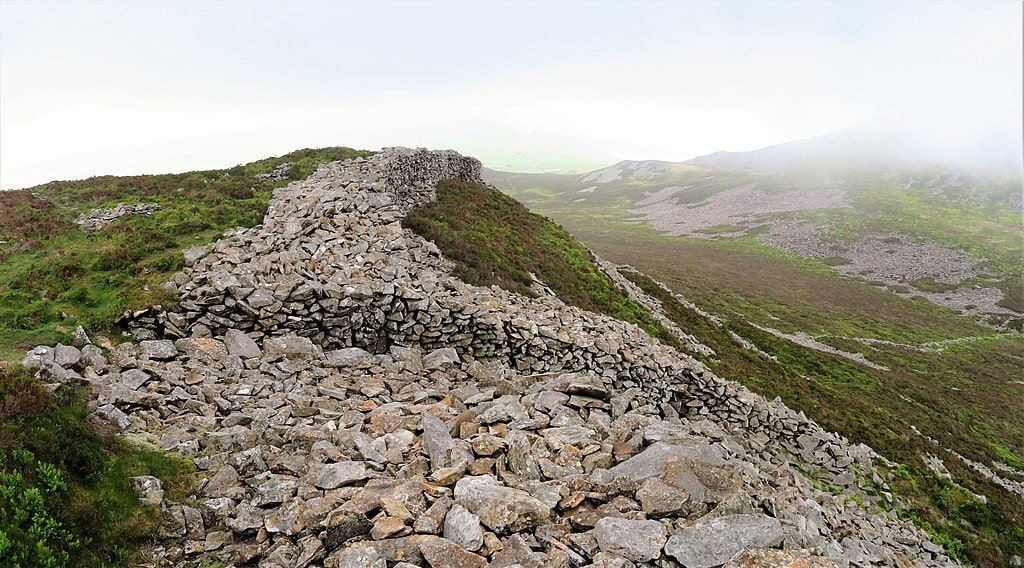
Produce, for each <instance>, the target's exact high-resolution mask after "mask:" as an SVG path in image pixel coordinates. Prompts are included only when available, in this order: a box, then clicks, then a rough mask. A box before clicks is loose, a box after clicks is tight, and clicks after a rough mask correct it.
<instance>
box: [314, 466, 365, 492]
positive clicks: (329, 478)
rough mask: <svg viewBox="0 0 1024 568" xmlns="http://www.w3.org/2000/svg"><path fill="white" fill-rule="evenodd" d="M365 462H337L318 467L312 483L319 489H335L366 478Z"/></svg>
mask: <svg viewBox="0 0 1024 568" xmlns="http://www.w3.org/2000/svg"><path fill="white" fill-rule="evenodd" d="M368 477H369V474H368V473H367V472H366V464H364V463H363V462H351V461H350V462H338V463H330V464H326V465H323V466H321V467H320V471H319V473H318V474H317V476H316V480H315V481H314V482H313V484H314V485H315V486H316V487H319V488H320V489H336V488H338V487H342V486H344V485H350V484H352V483H355V482H357V481H362V480H364V479H367V478H368Z"/></svg>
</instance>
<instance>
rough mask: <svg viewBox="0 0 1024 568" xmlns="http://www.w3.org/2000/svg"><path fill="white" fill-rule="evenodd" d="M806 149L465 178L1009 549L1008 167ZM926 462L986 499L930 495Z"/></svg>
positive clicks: (933, 511)
mask: <svg viewBox="0 0 1024 568" xmlns="http://www.w3.org/2000/svg"><path fill="white" fill-rule="evenodd" d="M809 146H814V141H804V142H802V143H799V144H794V145H792V146H788V147H787V146H785V145H784V146H783V147H776V148H772V149H768V150H766V151H759V152H752V153H747V154H738V155H735V154H719V155H713V156H711V157H707V158H704V159H698V160H693V161H691V162H687V163H669V162H655V161H646V162H622V163H619V164H616V165H614V166H611V167H609V168H605V169H602V170H597V171H595V172H591V173H589V174H585V175H582V176H564V175H555V174H546V175H532V174H513V173H505V172H493V171H485V173H484V175H485V178H486V179H487V180H488V181H490V182H491V183H493V184H495V185H496V186H497V187H499V188H500V189H502V190H503V191H506V192H507V193H509V194H510V195H513V196H514V197H516V198H517V199H519V200H520V201H522V202H523V203H525V204H527V205H528V206H529V207H530V208H531V209H532V210H534V211H536V212H539V213H542V214H545V215H548V216H550V217H551V218H553V219H554V220H556V221H557V222H559V223H561V224H562V225H563V226H565V227H566V228H567V229H568V230H569V231H570V232H571V233H573V234H574V235H575V236H576V237H578V238H580V240H581V241H583V242H584V243H585V244H587V245H588V246H590V247H592V248H593V249H594V250H596V251H597V252H598V253H599V254H601V255H602V256H604V257H605V258H607V259H609V260H611V261H613V262H616V263H619V264H627V265H631V266H633V267H635V268H637V269H638V270H639V271H640V273H639V274H636V275H633V274H631V273H629V272H626V274H627V275H630V277H632V278H634V279H636V280H637V282H638V284H640V285H641V286H642V287H643V288H644V290H645V291H647V292H649V293H651V294H653V295H656V296H658V297H659V298H660V299H661V300H663V303H664V305H665V308H666V311H667V312H668V313H669V314H670V315H672V317H673V319H674V320H676V322H677V323H678V324H679V326H680V327H682V328H683V329H686V330H687V331H688V332H689V333H692V334H693V335H694V336H695V337H696V338H697V339H698V340H699V341H700V342H702V343H704V344H706V345H708V346H709V347H711V348H712V349H713V350H714V351H715V353H716V355H715V356H705V355H699V354H698V357H699V358H700V359H701V360H702V361H703V362H704V363H705V364H707V365H708V366H709V367H710V368H711V369H712V370H714V371H715V372H716V373H719V374H721V375H723V376H729V377H732V378H735V379H736V380H739V381H740V382H742V383H744V384H745V385H747V386H749V387H751V388H753V389H754V390H757V391H758V392H761V393H763V394H765V395H767V396H774V395H778V396H780V397H782V399H783V400H784V401H785V402H786V403H787V404H788V405H791V406H792V407H794V408H796V409H799V410H802V411H804V412H806V413H807V414H808V416H810V417H812V418H814V419H815V420H818V421H819V422H821V423H822V424H825V425H827V427H829V428H831V429H835V430H836V431H839V432H842V433H844V434H845V435H847V436H849V437H850V438H851V439H852V440H854V441H861V442H864V443H867V444H869V445H871V446H872V447H874V448H876V449H878V450H879V451H881V453H883V454H884V455H886V456H887V457H890V458H892V459H894V460H896V461H899V462H901V463H904V464H906V465H907V467H908V468H909V469H908V471H911V472H913V476H914V477H915V478H916V481H915V482H914V483H913V484H912V485H913V487H910V485H911V484H907V486H906V487H904V490H905V491H906V492H907V493H908V494H914V495H915V497H914V499H913V502H914V503H915V504H916V505H915V506H917V507H919V508H920V509H919V514H921V515H922V517H923V518H927V520H928V521H929V523H931V524H933V525H935V526H937V527H943V529H942V530H946V531H949V533H950V534H952V535H955V536H956V538H958V539H960V540H962V541H963V542H964V545H965V547H966V549H967V550H968V551H969V554H970V555H971V556H972V557H973V558H975V561H976V562H978V563H979V564H980V565H988V564H999V563H1001V562H1002V561H1001V560H997V559H996V558H998V557H990V556H988V554H989V552H984V551H985V550H992V548H1001V549H1003V550H1004V551H1005V550H1006V549H1010V550H1019V548H1020V546H1021V544H1020V543H1021V540H1020V536H1019V533H1014V530H1016V531H1019V530H1020V528H1019V527H1020V526H1021V524H1020V523H1021V519H1020V517H1019V511H1020V510H1021V502H1020V496H1019V494H1014V493H1012V492H1009V491H1007V490H1006V488H1005V484H1003V485H1001V484H1002V483H1003V482H1009V483H1010V485H1011V486H1012V484H1013V483H1020V481H1021V480H1022V476H1021V475H1020V473H1019V472H1020V471H1021V469H1022V467H1021V466H1022V465H1024V461H1022V457H1024V429H1022V428H1021V424H1020V420H1019V418H1018V415H1019V412H1020V411H1019V409H1021V408H1024V390H1022V385H1021V383H1020V382H1019V377H1020V375H1021V372H1022V370H1024V341H1022V340H1021V338H1020V336H1019V335H1018V334H1016V333H1014V332H1013V331H1012V330H1013V329H1015V328H1019V326H1020V325H1021V322H1022V316H1021V314H1020V309H1021V307H1020V305H1019V298H1020V296H1021V287H1020V286H1021V280H1020V278H1021V269H1022V268H1021V267H1022V266H1024V263H1022V261H1021V242H1022V239H1024V236H1022V229H1021V225H1020V208H1019V207H1020V203H1019V197H1020V186H1021V185H1020V178H1019V176H1017V177H1014V176H1012V175H1007V174H1005V173H999V172H998V171H980V172H979V171H961V170H958V169H957V168H955V167H953V166H949V165H941V164H940V165H936V164H934V163H928V164H924V163H921V162H913V161H907V160H893V159H892V158H891V157H890V158H887V159H886V160H885V161H884V164H885V168H886V169H879V163H878V162H877V161H875V160H874V159H868V158H870V156H868V157H867V158H864V159H853V158H852V157H851V156H849V155H843V154H842V153H838V151H837V150H836V147H837V146H839V148H840V149H842V145H839V144H838V142H836V141H834V140H833V141H832V142H830V144H825V145H822V146H817V147H816V148H815V152H808V151H807V149H808V147H809ZM844 151H849V150H848V149H846V150H844ZM826 156H827V157H830V159H831V161H829V160H825V159H823V157H826ZM766 165H771V166H772V167H770V168H768V167H765V166H766ZM652 278H653V279H656V280H657V281H658V282H655V281H652V280H651V279H652ZM659 284H663V285H666V286H667V288H668V289H667V290H665V289H662V288H661V287H660V285H659ZM677 301H680V302H681V303H679V304H678V305H676V303H677ZM993 326H994V327H995V329H993ZM959 456H963V457H965V458H967V460H969V461H965V460H963V459H961V458H960V457H959ZM937 460H938V461H937ZM937 463H938V464H943V465H942V468H946V469H948V470H950V471H951V474H952V477H953V479H954V480H955V481H956V482H957V483H959V484H961V485H963V486H965V487H969V488H970V489H971V491H973V492H974V493H978V494H984V495H987V496H988V498H989V499H988V506H987V507H986V508H991V510H990V511H988V512H984V513H982V512H981V511H974V512H968V510H970V509H971V507H968V509H967V510H965V509H963V508H962V507H961V506H959V505H953V504H952V502H951V501H949V500H948V499H945V498H943V497H942V496H941V494H942V492H943V491H945V490H943V489H941V487H940V485H941V483H939V481H940V478H939V477H938V475H939V474H934V473H933V471H932V469H930V467H931V468H934V469H935V470H937V471H939V472H941V473H942V474H943V475H944V474H945V472H944V471H943V470H942V469H941V468H939V467H937V465H936V464H937ZM972 464H973V465H972ZM986 464H987V465H986ZM989 468H992V469H991V470H989V471H988V472H986V471H985V470H987V469H989ZM993 472H998V473H995V475H990V474H991V473H993ZM936 483H939V484H938V485H937V484H936ZM1000 517H1002V518H1005V519H1009V520H1010V522H1009V525H1007V524H1004V521H1002V520H996V519H997V518H1000ZM1014 519H1016V520H1014ZM1008 527H1018V528H1016V529H1013V528H1010V529H1009V530H1007V529H1008ZM1000 534H1001V535H1002V536H996V535H1000ZM996 543H999V544H996ZM1004 553H1005V552H1004Z"/></svg>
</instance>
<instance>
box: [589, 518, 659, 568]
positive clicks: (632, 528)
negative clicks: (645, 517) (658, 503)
mask: <svg viewBox="0 0 1024 568" xmlns="http://www.w3.org/2000/svg"><path fill="white" fill-rule="evenodd" d="M594 537H595V538H597V545H598V546H599V547H601V550H602V551H604V552H608V553H611V554H616V555H618V556H621V557H623V558H626V559H628V560H632V561H634V562H647V561H648V560H655V559H657V558H660V557H661V549H662V547H664V546H665V541H666V540H667V533H666V531H665V526H664V525H662V524H661V523H659V522H657V521H634V520H630V519H617V518H615V517H605V518H603V519H601V520H600V521H597V526H595V527H594Z"/></svg>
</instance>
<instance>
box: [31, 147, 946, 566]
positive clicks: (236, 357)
mask: <svg viewBox="0 0 1024 568" xmlns="http://www.w3.org/2000/svg"><path fill="white" fill-rule="evenodd" d="M479 167H480V165H479V162H476V161H475V160H473V159H471V158H465V157H462V156H459V155H458V154H455V153H453V152H426V151H422V150H419V151H417V150H407V149H388V150H385V151H383V152H381V153H379V154H377V155H375V156H373V157H372V158H369V159H359V160H355V161H350V162H345V163H335V164H328V165H325V166H321V167H320V169H319V170H318V171H317V172H316V173H315V174H314V175H313V176H311V177H310V178H309V179H307V180H306V181H304V182H300V183H293V184H291V185H289V186H288V187H286V188H283V189H280V190H277V191H276V192H275V194H274V199H273V201H272V203H271V207H270V210H269V211H268V213H267V216H266V218H265V219H264V223H263V224H262V225H259V226H257V227H254V228H253V229H248V230H239V231H234V232H232V233H230V234H228V235H226V236H225V238H224V239H222V240H221V241H219V242H218V243H216V244H215V245H214V246H212V247H211V249H210V250H209V251H208V253H207V254H206V255H205V256H200V254H196V253H194V254H193V255H192V258H190V261H191V263H192V265H191V267H190V268H189V270H188V271H186V272H185V273H181V274H179V275H177V276H176V278H175V282H174V288H175V289H176V290H177V291H178V293H179V294H180V298H181V300H180V306H181V310H180V311H176V312H171V311H165V310H163V309H161V308H159V307H154V308H153V309H150V310H144V311H141V312H136V313H133V314H128V315H127V317H126V318H125V323H126V325H128V326H129V327H130V328H131V329H132V330H133V332H134V333H135V334H136V336H137V337H138V338H139V339H141V341H139V343H137V344H133V343H125V344H122V345H120V346H118V347H116V348H115V349H113V350H112V351H111V352H110V353H109V354H107V355H106V356H104V355H103V354H102V352H101V351H100V350H99V349H98V348H96V347H93V346H91V345H87V344H85V345H83V346H81V348H79V347H71V346H58V347H56V348H52V349H51V348H38V349H36V350H35V351H34V352H32V353H31V354H30V355H29V356H28V357H27V358H26V362H27V363H29V364H35V365H39V366H41V367H42V368H44V369H45V370H46V371H47V372H48V373H49V374H50V375H51V376H53V377H55V378H57V379H59V380H65V381H84V382H86V383H89V384H90V385H92V386H93V388H94V390H95V391H96V393H97V399H96V405H97V409H98V411H99V412H101V413H104V414H106V415H107V416H109V417H110V418H112V419H114V420H117V421H118V422H119V423H120V425H121V426H122V428H124V429H125V430H126V432H127V433H128V434H129V435H132V436H134V437H136V438H140V439H147V440H149V441H150V442H151V443H153V444H156V445H159V446H160V447H162V448H163V449H166V450H173V451H178V452H180V453H182V454H183V455H186V456H189V457H191V458H192V459H193V461H194V462H195V463H196V466H197V468H198V469H199V477H200V478H201V482H200V486H199V488H198V492H197V495H196V498H195V500H194V501H190V502H188V503H163V504H162V506H163V507H164V509H165V512H166V516H167V520H168V522H167V533H168V536H174V537H180V538H181V539H183V540H182V542H183V544H182V545H181V546H173V547H169V548H166V549H162V550H155V551H154V563H158V562H164V563H175V564H184V563H194V564H198V563H199V562H200V561H201V560H202V559H210V558H212V559H215V560H219V561H222V562H227V563H231V564H235V565H239V564H245V565H259V566H328V567H334V566H337V567H341V566H344V567H349V566H352V567H354V566H382V567H383V566H402V567H403V568H407V567H409V566H434V567H438V566H494V567H507V566H524V567H525V566H591V565H592V566H636V565H640V566H676V565H684V566H691V567H696V566H709V567H710V566H718V565H723V564H724V565H727V566H749V565H754V566H756V565H777V564H779V563H786V562H794V563H798V564H795V565H807V566H812V565H813V566H831V565H838V566H851V565H852V566H872V565H896V566H917V565H928V566H932V565H950V564H952V563H951V562H950V561H949V559H948V558H946V557H945V556H944V555H942V551H941V548H939V547H938V546H936V545H934V544H933V543H931V542H930V541H929V540H928V538H927V535H925V534H923V533H921V532H920V531H918V530H917V529H915V528H914V527H913V526H911V525H909V524H907V523H903V522H900V521H897V520H895V519H894V518H893V516H892V515H877V514H868V513H867V512H866V511H865V510H864V509H863V508H861V507H860V506H858V505H856V504H855V503H854V501H867V502H869V503H875V504H878V505H881V506H883V507H885V506H887V505H888V504H891V501H890V500H891V496H889V495H888V494H887V493H886V489H887V486H886V485H885V481H884V479H881V478H880V477H879V476H878V475H877V474H876V473H875V472H874V470H873V469H872V463H873V461H877V460H879V459H881V458H879V457H878V456H877V455H875V454H874V452H872V451H871V450H870V449H869V448H866V447H864V446H854V445H851V444H849V443H848V442H847V441H846V440H844V439H843V438H841V437H840V436H837V435H835V434H833V433H830V432H826V431H824V430H823V429H821V428H820V427H819V426H818V425H817V424H815V423H814V422H812V421H810V420H808V419H807V418H806V417H804V416H803V415H802V414H800V413H796V412H793V411H792V410H790V409H788V408H786V407H785V406H784V405H782V404H781V402H780V401H778V400H776V401H772V402H769V401H767V400H765V399H764V398H763V397H760V396H758V395H756V394H754V393H751V392H750V391H748V390H746V389H745V388H743V387H742V386H740V385H738V384H736V383H733V382H730V381H725V380H722V379H720V378H718V377H716V376H714V375H712V374H711V373H710V372H708V371H707V370H706V369H705V368H704V367H703V366H702V365H700V363H698V362H696V361H694V360H693V359H692V358H690V357H688V356H686V355H684V354H682V353H679V352H677V351H675V350H673V349H670V348H667V347H664V346H662V345H660V344H658V343H657V342H656V341H655V340H653V339H651V338H650V337H649V336H647V335H646V334H645V333H644V332H642V331H641V330H640V329H639V328H637V327H636V326H633V325H630V324H625V323H622V322H620V321H617V320H614V319H612V318H608V317H604V316H600V315H596V314H592V313H588V312H584V311H582V310H579V309H576V308H573V307H570V306H566V305H565V304H563V303H561V302H560V301H559V300H557V299H556V298H551V297H540V298H536V299H530V298H525V297H522V296H519V295H515V294H511V293H508V292H506V291H504V290H501V289H498V288H493V287H492V288H480V287H474V286H470V285H467V284H465V283H463V282H461V281H458V280H457V279H455V278H453V277H451V276H450V275H449V272H448V265H447V263H446V261H445V260H444V259H443V258H442V256H441V254H440V252H439V251H438V250H437V248H436V247H435V246H434V245H433V244H432V243H429V242H426V241H424V240H423V239H421V238H419V237H418V236H417V235H415V234H413V233H411V232H410V231H408V230H405V229H403V228H402V226H401V224H400V221H401V218H402V216H403V215H404V214H405V213H406V212H407V211H409V210H410V209H411V208H412V207H414V206H415V205H416V204H418V203H422V202H424V201H427V200H430V199H432V191H433V190H432V188H433V186H434V185H435V184H436V182H437V181H439V180H441V179H446V178H456V179H462V180H469V181H479ZM82 343H83V344H84V341H83V342H82ZM801 472H812V474H813V475H814V476H815V478H816V480H817V481H816V482H812V481H811V479H809V478H808V477H806V476H805V474H804V473H801ZM816 484H818V486H819V487H820V486H821V484H827V485H828V486H831V487H834V488H836V490H837V492H838V494H835V495H834V494H831V493H825V492H823V491H820V490H819V489H817V488H816V487H815V485H816ZM140 487H148V488H149V489H147V490H146V491H147V498H150V499H153V500H156V501H159V497H158V495H157V494H156V491H155V489H156V488H155V487H154V486H153V482H152V480H141V481H140ZM839 490H841V491H839ZM876 494H877V496H876ZM779 547H781V549H782V550H774V549H776V548H779ZM759 558H760V559H761V560H758V559H759ZM765 559H768V560H765ZM758 562H760V564H758Z"/></svg>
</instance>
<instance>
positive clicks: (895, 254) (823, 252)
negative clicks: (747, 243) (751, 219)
mask: <svg viewBox="0 0 1024 568" xmlns="http://www.w3.org/2000/svg"><path fill="white" fill-rule="evenodd" d="M826 235H827V231H826V228H825V227H823V226H821V225H816V224H814V223H811V222H807V221H779V222H777V223H775V224H773V225H772V226H771V228H770V229H769V230H768V232H767V233H765V234H763V235H761V236H760V237H758V238H759V240H760V241H761V242H762V243H764V244H766V245H769V246H772V247H775V248H780V249H782V250H786V251H789V252H792V253H794V254H798V255H800V256H802V257H805V258H829V257H842V258H845V259H847V260H849V261H850V262H849V264H843V265H840V266H836V267H835V269H836V270H837V271H839V272H840V273H841V274H844V275H846V276H852V277H863V278H867V279H869V280H874V281H877V282H883V283H885V284H889V285H909V284H910V283H911V282H913V281H915V280H918V279H920V278H931V279H932V280H934V281H936V282H940V283H943V284H954V285H955V284H960V283H962V282H964V281H966V280H970V279H972V278H976V277H978V276H979V272H978V265H979V264H980V263H981V262H982V259H979V258H976V257H973V256H971V255H970V254H969V253H967V252H966V251H963V250H960V249H956V248H954V247H950V246H945V245H940V244H936V243H930V242H919V241H915V240H914V239H913V238H912V237H911V236H909V235H905V234H901V233H880V234H874V235H868V236H867V237H864V238H862V239H859V240H857V241H856V242H854V243H853V244H852V245H843V244H841V243H837V242H834V241H830V240H829V239H828V238H827V237H826ZM897 293H899V294H900V295H902V296H906V297H911V296H920V297H923V298H926V299H927V300H928V301H930V302H932V303H935V304H938V305H940V306H945V307H947V308H950V309H952V310H956V311H957V312H960V313H963V314H968V315H972V316H981V315H984V314H999V315H1016V314H1015V312H1013V311H1011V310H1008V309H1006V308H1003V307H1000V306H997V305H996V304H997V302H999V301H1001V300H1002V299H1003V293H1002V291H1001V290H999V289H997V288H984V287H980V286H974V287H970V288H968V287H964V288H959V289H956V290H950V291H946V292H924V291H921V290H918V289H916V288H913V287H911V289H910V291H908V292H905V293H902V292H897Z"/></svg>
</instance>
